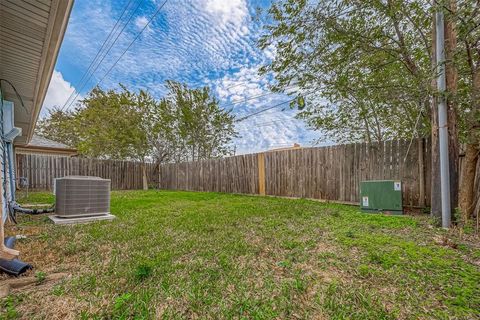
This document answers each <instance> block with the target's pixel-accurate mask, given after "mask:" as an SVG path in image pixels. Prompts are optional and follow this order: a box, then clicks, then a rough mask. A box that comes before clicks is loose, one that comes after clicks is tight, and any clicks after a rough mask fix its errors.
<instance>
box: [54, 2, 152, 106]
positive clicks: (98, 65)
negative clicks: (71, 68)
mask: <svg viewBox="0 0 480 320" xmlns="http://www.w3.org/2000/svg"><path fill="white" fill-rule="evenodd" d="M142 2H143V0H140V1H139V2H138V5H137V7H136V8H135V10H134V11H133V12H132V13H131V14H130V17H129V18H128V20H127V22H126V23H125V24H124V25H123V27H122V30H120V32H119V33H118V34H117V36H116V37H115V40H114V41H113V43H112V44H111V45H110V47H109V48H108V50H107V52H106V53H105V54H104V56H103V57H102V59H101V60H100V62H99V63H98V64H97V66H96V67H95V69H94V70H93V71H92V72H91V74H90V76H89V77H88V78H87V80H86V81H85V83H84V84H83V86H82V87H81V88H80V90H78V91H77V94H76V95H75V98H73V100H72V101H71V102H70V104H69V105H68V107H70V106H71V105H72V104H73V102H75V99H77V97H78V96H79V95H80V92H81V91H82V90H83V88H85V86H86V85H87V84H88V82H89V81H90V79H91V78H92V76H93V74H94V73H95V71H97V70H98V68H99V67H100V66H101V64H102V62H103V60H105V58H106V57H107V55H108V53H109V52H110V50H111V49H112V48H113V46H114V45H115V43H116V42H117V41H118V38H119V37H120V35H121V34H122V33H123V31H124V30H125V28H126V27H127V25H128V23H129V22H130V21H131V20H132V18H133V16H134V15H135V13H136V12H137V10H138V9H139V8H140V5H141V4H142ZM147 25H148V24H147ZM143 30H145V28H144V29H142V30H141V31H140V33H142V32H143ZM137 37H138V35H137ZM137 37H135V39H134V40H133V41H132V42H131V43H130V45H129V46H128V48H127V49H126V50H128V49H129V48H130V46H131V45H132V43H133V42H134V41H135V40H136V39H137ZM125 52H126V51H124V52H123V53H122V55H121V56H120V57H122V56H123V54H125ZM117 62H118V60H117V61H116V62H115V64H116V63H117ZM102 80H103V78H102ZM99 83H100V82H98V83H97V84H96V85H95V86H97V85H98V84H99ZM62 110H63V108H62Z"/></svg>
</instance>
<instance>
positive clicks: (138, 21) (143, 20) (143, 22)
mask: <svg viewBox="0 0 480 320" xmlns="http://www.w3.org/2000/svg"><path fill="white" fill-rule="evenodd" d="M147 23H148V19H147V17H145V16H140V17H137V18H136V19H135V25H136V26H137V28H138V29H142V28H143V27H145V26H146V25H147Z"/></svg>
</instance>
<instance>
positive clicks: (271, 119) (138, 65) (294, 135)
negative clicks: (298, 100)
mask: <svg viewBox="0 0 480 320" xmlns="http://www.w3.org/2000/svg"><path fill="white" fill-rule="evenodd" d="M162 3H163V0H162V1H160V0H106V1H105V0H102V1H97V0H76V1H75V5H74V8H73V11H72V15H71V18H70V23H69V26H68V28H67V32H66V34H65V38H64V41H63V45H62V48H61V50H60V54H59V57H58V61H57V65H56V68H55V71H54V74H53V77H52V81H51V83H50V88H49V91H48V93H47V97H46V99H45V103H44V109H43V111H42V115H45V114H46V110H48V109H49V108H52V107H53V106H55V105H60V106H62V105H63V104H64V103H65V101H66V100H67V99H68V97H69V95H70V94H71V93H72V91H75V92H76V93H79V98H81V97H82V96H83V95H85V94H86V93H88V91H89V90H90V89H91V88H92V87H94V86H95V84H97V82H98V81H100V80H101V79H102V78H103V77H104V75H105V74H106V72H107V70H108V69H110V67H111V66H112V65H113V64H114V62H115V61H116V60H117V59H118V58H119V57H120V56H121V54H122V53H123V52H124V51H125V49H126V48H127V47H128V45H129V44H130V43H131V41H132V40H133V39H134V38H135V37H136V36H137V34H138V33H139V32H140V30H141V29H142V28H143V27H144V26H145V25H146V23H147V22H148V21H149V20H150V18H151V17H152V15H153V14H154V13H155V11H156V10H157V8H158V6H159V5H161V4H162ZM127 4H129V6H128V7H127V11H126V13H125V15H124V19H123V20H122V22H121V23H120V26H123V24H124V23H125V22H126V20H128V17H130V15H131V16H132V19H131V21H130V22H129V23H128V24H127V25H126V27H125V29H124V31H123V33H122V34H121V35H120V36H119V38H118V41H117V42H116V43H115V45H114V46H113V47H112V49H111V50H110V52H109V53H108V55H106V56H105V58H104V60H103V62H102V63H101V64H100V66H99V68H98V69H97V70H96V71H95V72H94V73H93V75H92V76H91V78H90V80H89V81H88V82H87V83H86V85H85V86H84V87H83V88H82V86H80V85H79V84H78V83H79V81H80V78H81V77H82V76H83V74H84V73H85V71H86V70H87V68H88V66H89V64H90V62H91V61H92V60H93V58H94V57H95V55H96V54H97V52H98V50H99V49H100V47H101V46H102V43H103V42H104V40H105V39H106V38H107V36H108V34H109V32H110V30H111V29H112V27H113V26H114V25H115V23H116V21H117V19H118V18H119V17H120V16H121V14H122V12H123V10H124V9H125V7H126V6H127ZM269 4H270V1H247V0H190V1H187V0H180V1H175V0H169V1H168V2H167V3H166V5H165V6H164V7H163V9H162V10H161V11H160V13H159V14H158V15H157V16H156V17H155V19H154V20H152V22H151V23H150V24H149V26H148V27H147V28H146V29H145V31H144V32H143V33H142V34H141V35H140V37H139V38H138V39H137V40H136V41H135V42H134V44H133V45H132V46H131V48H130V49H129V50H128V51H127V52H126V53H125V55H124V56H123V57H122V58H121V59H120V61H119V62H118V64H117V65H116V66H115V67H114V68H113V69H112V71H111V72H110V73H109V74H108V75H107V76H106V77H105V79H104V80H103V81H102V83H101V86H102V87H103V88H115V87H117V86H118V83H122V84H124V85H126V86H127V87H128V88H130V89H132V90H139V89H144V90H148V91H149V92H151V93H152V94H153V95H154V96H155V97H157V98H160V97H162V96H163V95H164V93H165V88H164V86H163V84H164V82H165V80H176V81H181V82H184V83H187V84H188V85H189V86H191V87H198V86H205V85H206V86H210V87H211V88H212V90H213V93H214V94H215V95H216V96H217V98H218V99H219V100H220V105H221V106H225V107H226V108H232V107H233V108H234V109H233V112H234V113H235V114H236V115H238V117H242V116H243V115H246V114H249V113H251V112H255V111H258V110H261V109H263V108H266V107H269V106H272V105H275V104H278V103H280V102H283V101H286V100H288V97H287V96H285V95H281V94H269V95H266V96H262V97H260V98H258V99H249V98H251V97H254V96H259V95H263V94H268V93H269V90H268V83H269V82H270V81H271V78H269V77H261V76H259V75H258V72H257V71H258V68H259V67H260V66H261V65H262V64H264V63H265V62H267V61H268V60H269V59H271V58H272V57H274V56H275V50H274V48H267V49H266V50H260V49H258V47H257V46H256V41H257V40H258V38H259V37H260V35H261V34H262V32H264V30H263V24H264V22H265V21H263V19H264V18H262V19H254V16H255V11H256V8H258V7H259V8H263V9H266V8H268V6H269ZM137 7H138V9H137ZM245 99H249V100H248V101H245V102H243V103H235V104H233V105H232V103H234V102H238V101H242V100H245ZM295 112H296V111H294V110H290V109H289V108H288V106H286V107H283V108H281V107H279V108H274V109H272V110H270V111H268V112H265V113H262V114H260V115H258V116H255V117H251V118H249V119H248V120H245V121H242V122H239V123H238V124H237V126H236V128H237V131H238V133H239V135H240V136H239V138H237V139H235V141H234V143H235V144H236V146H237V151H238V153H248V152H256V151H261V150H267V149H271V148H276V147H284V146H288V145H293V143H295V142H297V143H300V144H301V145H309V144H311V142H312V141H313V140H314V139H316V138H318V136H319V134H318V133H316V132H313V131H310V130H307V129H306V128H305V125H304V124H303V122H302V121H299V120H296V119H294V115H295Z"/></svg>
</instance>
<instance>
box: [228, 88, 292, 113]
mask: <svg viewBox="0 0 480 320" xmlns="http://www.w3.org/2000/svg"><path fill="white" fill-rule="evenodd" d="M294 86H296V84H292V85H289V86H287V87H285V88H284V89H289V88H291V87H294ZM278 93H280V92H266V93H262V94H259V95H256V96H250V97H246V98H245V99H242V100H236V101H233V102H231V103H229V104H226V105H224V106H222V107H223V108H226V107H230V106H233V105H236V104H239V103H243V102H247V101H250V100H253V99H258V98H263V97H266V96H269V95H272V94H278Z"/></svg>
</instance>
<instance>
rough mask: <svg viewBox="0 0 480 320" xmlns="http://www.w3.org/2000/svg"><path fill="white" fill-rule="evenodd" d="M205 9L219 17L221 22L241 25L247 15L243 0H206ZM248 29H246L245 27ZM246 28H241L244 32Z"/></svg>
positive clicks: (245, 4)
mask: <svg viewBox="0 0 480 320" xmlns="http://www.w3.org/2000/svg"><path fill="white" fill-rule="evenodd" d="M205 10H206V11H207V12H209V13H211V14H212V15H213V16H215V17H217V18H219V19H220V20H221V21H222V22H223V23H225V24H226V23H232V24H234V25H236V26H240V25H242V23H243V22H244V21H245V19H246V17H247V16H248V7H247V3H246V1H245V0H206V3H205ZM247 30H248V29H247ZM247 30H245V29H244V30H243V31H244V32H245V31H247Z"/></svg>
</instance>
